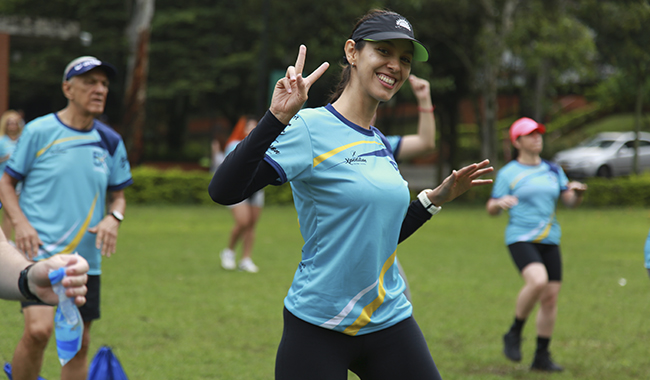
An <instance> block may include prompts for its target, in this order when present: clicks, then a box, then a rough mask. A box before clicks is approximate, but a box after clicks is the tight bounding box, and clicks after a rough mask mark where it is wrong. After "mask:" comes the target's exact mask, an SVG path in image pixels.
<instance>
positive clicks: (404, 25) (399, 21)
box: [395, 18, 411, 32]
mask: <svg viewBox="0 0 650 380" xmlns="http://www.w3.org/2000/svg"><path fill="white" fill-rule="evenodd" d="M395 23H396V24H397V26H401V27H402V28H404V29H406V30H408V31H409V32H410V31H411V24H409V22H408V21H406V20H405V19H403V18H398V19H397V21H396V22H395Z"/></svg>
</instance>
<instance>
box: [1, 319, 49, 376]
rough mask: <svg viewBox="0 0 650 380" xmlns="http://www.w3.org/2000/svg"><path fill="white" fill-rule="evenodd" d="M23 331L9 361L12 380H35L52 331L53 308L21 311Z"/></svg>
mask: <svg viewBox="0 0 650 380" xmlns="http://www.w3.org/2000/svg"><path fill="white" fill-rule="evenodd" d="M23 316H24V319H25V330H24V332H23V336H22V338H20V342H18V346H17V347H16V351H14V357H13V359H12V361H11V367H12V375H13V379H14V380H36V379H37V378H38V375H39V374H40V372H41V367H42V366H43V353H44V352H45V348H46V347H47V343H48V341H49V340H50V337H51V336H52V331H53V330H54V308H53V307H51V306H30V307H26V308H24V309H23Z"/></svg>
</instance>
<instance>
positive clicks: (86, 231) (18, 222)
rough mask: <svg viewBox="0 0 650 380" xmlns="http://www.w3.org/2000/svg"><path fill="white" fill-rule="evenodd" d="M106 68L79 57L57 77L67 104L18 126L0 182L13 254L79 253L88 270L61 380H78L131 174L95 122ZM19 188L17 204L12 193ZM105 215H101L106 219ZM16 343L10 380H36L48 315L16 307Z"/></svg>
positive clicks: (116, 141) (30, 306) (116, 138)
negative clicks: (79, 324) (78, 340)
mask: <svg viewBox="0 0 650 380" xmlns="http://www.w3.org/2000/svg"><path fill="white" fill-rule="evenodd" d="M115 73H116V72H115V69H114V68H113V66H112V65H110V64H108V63H106V62H102V61H100V60H98V59H97V58H95V57H90V56H85V57H79V58H77V59H75V60H73V61H72V62H70V63H69V64H68V65H67V67H66V68H65V70H64V73H63V83H62V85H61V88H62V90H63V94H64V95H65V97H66V98H67V99H68V104H67V106H66V107H65V108H64V109H62V110H60V111H59V112H56V113H52V114H48V115H46V116H43V117H40V118H37V119H35V120H33V121H31V122H30V123H29V124H27V125H26V126H25V129H24V131H23V134H22V135H21V137H20V139H19V140H18V144H17V146H16V150H15V152H14V154H12V155H11V158H10V159H9V163H8V164H7V167H6V169H5V173H4V174H3V176H2V178H1V179H0V198H1V200H2V203H3V204H4V206H5V208H6V209H7V212H8V214H9V216H10V217H11V220H12V222H13V224H14V226H15V229H16V247H17V248H18V249H19V250H20V251H22V252H23V253H24V254H25V255H27V256H28V257H29V258H31V259H34V260H36V261H39V260H42V259H46V258H48V257H51V256H53V255H56V254H60V253H73V252H78V253H79V254H80V255H81V256H83V257H84V258H85V259H86V260H87V261H88V264H89V267H90V268H89V270H88V274H89V277H88V284H87V287H88V293H87V296H86V299H87V302H86V304H85V305H84V306H82V307H81V308H80V309H79V311H80V312H81V316H82V318H83V321H84V333H83V341H82V346H81V349H80V350H79V352H78V353H77V355H76V356H75V357H74V358H73V359H72V360H70V361H69V362H68V363H67V364H66V365H65V366H63V367H62V369H61V378H62V379H66V380H85V379H86V377H87V372H88V369H87V366H88V364H87V354H88V346H89V344H90V330H91V329H90V328H91V325H92V321H93V320H95V319H98V318H99V317H100V274H101V257H102V256H110V255H111V254H112V253H114V252H115V244H116V241H117V234H118V228H119V225H120V222H121V220H122V219H123V218H124V216H123V215H124V210H125V209H126V200H125V198H124V191H123V189H124V188H125V187H126V186H128V185H130V184H131V183H132V182H133V180H132V179H131V172H130V167H129V162H128V160H127V156H126V149H125V147H124V143H123V142H122V138H121V137H120V135H119V134H117V133H116V132H115V131H113V130H112V129H111V128H110V127H108V126H107V125H105V124H103V123H102V122H100V121H99V120H97V119H96V118H97V117H98V116H99V115H101V114H102V113H103V112H104V105H105V103H106V96H107V95H108V85H109V78H110V77H113V76H114V75H115ZM18 181H23V189H22V192H21V194H20V200H18V197H17V195H16V192H15V187H16V184H17V183H18ZM105 207H108V212H106V210H105ZM22 310H23V315H24V320H25V330H24V333H23V336H22V338H21V340H20V342H19V343H18V346H17V347H16V351H15V352H14V357H13V360H12V369H13V378H14V380H26V379H36V378H37V376H38V374H39V372H40V370H41V366H42V361H43V352H44V351H45V348H46V346H47V343H48V341H49V339H50V337H51V335H52V329H53V322H54V308H53V307H51V306H48V305H43V304H41V303H34V302H26V303H22Z"/></svg>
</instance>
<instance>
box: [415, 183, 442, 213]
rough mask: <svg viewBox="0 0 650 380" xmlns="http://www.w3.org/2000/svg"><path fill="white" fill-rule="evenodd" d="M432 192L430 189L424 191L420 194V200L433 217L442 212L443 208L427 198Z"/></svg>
mask: <svg viewBox="0 0 650 380" xmlns="http://www.w3.org/2000/svg"><path fill="white" fill-rule="evenodd" d="M428 191H431V190H430V189H426V190H422V191H421V192H420V194H418V199H419V200H420V203H422V206H424V208H425V209H426V210H427V211H429V214H431V215H436V214H437V213H439V212H440V210H442V206H436V205H434V204H433V203H431V201H430V200H429V197H427V192H428Z"/></svg>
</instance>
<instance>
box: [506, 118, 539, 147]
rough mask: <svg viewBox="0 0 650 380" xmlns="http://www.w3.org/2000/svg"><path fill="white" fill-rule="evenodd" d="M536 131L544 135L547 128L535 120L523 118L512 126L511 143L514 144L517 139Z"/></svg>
mask: <svg viewBox="0 0 650 380" xmlns="http://www.w3.org/2000/svg"><path fill="white" fill-rule="evenodd" d="M534 131H537V132H539V133H541V134H544V132H546V127H545V126H544V124H540V123H538V122H536V121H535V120H533V119H530V118H527V117H522V118H521V119H519V120H517V121H515V122H514V123H512V125H511V126H510V141H511V142H513V143H514V142H515V140H517V137H519V136H526V135H528V134H531V133H533V132H534Z"/></svg>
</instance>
